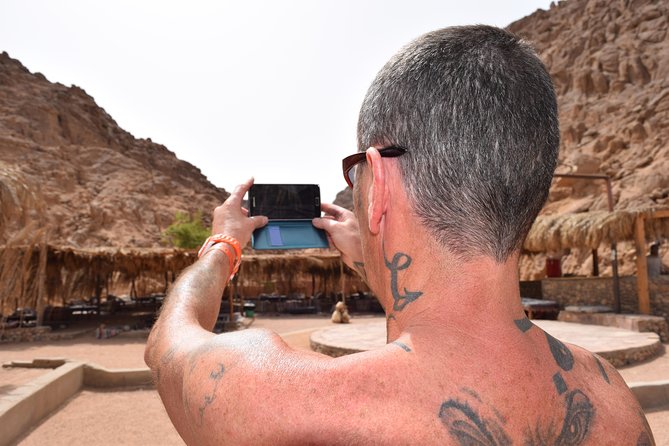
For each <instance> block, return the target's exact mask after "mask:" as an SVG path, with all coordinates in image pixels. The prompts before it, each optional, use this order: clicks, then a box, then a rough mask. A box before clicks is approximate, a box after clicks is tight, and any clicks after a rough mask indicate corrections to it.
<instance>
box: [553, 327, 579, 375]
mask: <svg viewBox="0 0 669 446" xmlns="http://www.w3.org/2000/svg"><path fill="white" fill-rule="evenodd" d="M546 339H547V340H548V346H549V347H550V349H551V354H552V355H553V359H555V362H557V365H559V366H560V368H561V369H562V370H564V371H566V372H568V371H569V370H571V369H572V367H574V356H573V355H572V354H571V350H569V348H568V347H567V346H566V345H564V344H563V343H562V342H560V341H558V340H557V339H555V338H554V337H553V336H551V335H549V334H548V333H546Z"/></svg>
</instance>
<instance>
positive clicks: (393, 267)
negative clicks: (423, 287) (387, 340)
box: [383, 247, 423, 311]
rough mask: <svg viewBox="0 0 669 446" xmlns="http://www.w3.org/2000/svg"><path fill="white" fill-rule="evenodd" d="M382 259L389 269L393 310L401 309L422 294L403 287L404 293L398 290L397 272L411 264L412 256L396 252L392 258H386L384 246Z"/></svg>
mask: <svg viewBox="0 0 669 446" xmlns="http://www.w3.org/2000/svg"><path fill="white" fill-rule="evenodd" d="M383 259H384V260H385V263H386V268H388V269H389V270H390V291H391V292H392V294H393V302H394V303H393V310H395V311H402V310H403V309H404V307H406V306H407V305H408V304H410V303H411V302H413V301H415V300H416V299H418V298H419V297H420V296H422V295H423V292H422V291H409V290H407V289H406V288H404V294H402V293H401V292H400V290H399V281H398V276H399V272H400V271H402V270H405V269H407V268H409V266H411V261H412V258H411V257H410V256H409V255H408V254H405V253H403V252H397V253H395V255H394V256H393V259H392V260H390V261H389V260H388V259H387V258H386V251H385V247H384V248H383Z"/></svg>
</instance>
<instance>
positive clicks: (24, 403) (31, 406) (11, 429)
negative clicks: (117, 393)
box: [0, 358, 153, 446]
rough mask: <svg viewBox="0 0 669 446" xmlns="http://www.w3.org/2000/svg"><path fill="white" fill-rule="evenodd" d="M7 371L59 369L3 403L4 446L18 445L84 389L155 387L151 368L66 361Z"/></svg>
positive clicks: (0, 439)
mask: <svg viewBox="0 0 669 446" xmlns="http://www.w3.org/2000/svg"><path fill="white" fill-rule="evenodd" d="M3 367H28V368H51V367H55V368H54V369H53V370H52V371H51V372H49V373H47V374H45V375H44V376H41V377H39V378H37V379H35V380H34V381H32V382H30V383H27V384H24V385H22V386H20V387H17V388H16V389H14V390H13V391H12V392H11V393H9V394H8V395H6V396H4V397H3V398H1V399H0V446H5V445H10V444H14V442H15V441H16V440H17V439H19V438H20V437H21V436H23V435H25V434H26V432H28V431H29V430H30V429H32V428H33V427H34V426H36V425H38V424H39V423H40V422H41V421H42V420H43V419H44V418H46V417H47V416H49V415H50V414H51V413H52V412H54V411H55V410H57V409H58V408H59V407H60V406H61V405H62V404H63V403H64V402H65V401H67V400H68V399H69V398H71V397H72V396H74V395H75V394H77V393H78V392H79V391H80V390H81V389H82V388H84V387H87V388H124V387H125V388H127V387H131V388H150V387H153V380H152V377H151V371H150V370H149V369H147V368H142V369H107V368H104V367H100V366H98V365H95V364H86V363H83V362H78V361H67V360H65V359H62V358H42V359H35V360H33V361H31V362H27V361H13V362H11V363H8V364H3Z"/></svg>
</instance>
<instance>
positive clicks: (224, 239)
mask: <svg viewBox="0 0 669 446" xmlns="http://www.w3.org/2000/svg"><path fill="white" fill-rule="evenodd" d="M214 248H215V249H221V250H222V251H224V252H225V255H226V256H227V257H228V261H229V262H230V279H229V280H232V278H233V277H235V274H237V271H239V265H241V263H242V248H241V246H240V245H239V242H238V241H237V239H235V238H234V237H230V236H229V235H223V234H214V235H212V236H211V237H209V238H208V239H207V240H206V241H205V242H204V244H203V245H202V248H200V251H198V253H197V256H198V258H200V257H202V256H203V255H205V254H206V253H207V252H209V251H210V250H211V249H214ZM229 248H232V249H229Z"/></svg>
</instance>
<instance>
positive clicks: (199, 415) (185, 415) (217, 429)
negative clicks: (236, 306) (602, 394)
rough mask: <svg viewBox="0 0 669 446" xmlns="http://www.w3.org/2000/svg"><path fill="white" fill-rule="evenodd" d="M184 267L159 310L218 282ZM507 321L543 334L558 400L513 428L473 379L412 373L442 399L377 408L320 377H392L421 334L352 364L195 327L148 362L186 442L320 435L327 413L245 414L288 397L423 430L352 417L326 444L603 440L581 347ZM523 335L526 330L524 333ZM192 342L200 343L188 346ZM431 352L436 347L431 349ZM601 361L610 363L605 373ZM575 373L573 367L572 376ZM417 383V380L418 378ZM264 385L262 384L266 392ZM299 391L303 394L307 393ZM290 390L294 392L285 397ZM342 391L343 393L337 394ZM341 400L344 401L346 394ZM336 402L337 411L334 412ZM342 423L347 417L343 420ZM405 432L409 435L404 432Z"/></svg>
mask: <svg viewBox="0 0 669 446" xmlns="http://www.w3.org/2000/svg"><path fill="white" fill-rule="evenodd" d="M393 257H394V258H398V259H399V258H406V259H411V258H412V256H410V255H409V254H407V253H405V252H397V253H396V254H395V255H393ZM406 263H409V264H408V265H406V266H405V267H403V268H401V269H399V270H398V269H397V265H395V263H394V262H386V263H385V266H386V268H387V270H388V272H389V274H390V275H391V276H392V275H393V274H396V273H397V272H398V271H404V272H407V273H408V272H410V270H411V268H412V266H411V265H412V264H411V262H406ZM191 272H192V273H193V274H192V275H191V277H187V278H186V280H183V281H182V279H183V278H180V279H179V280H180V281H181V282H180V283H177V284H176V285H175V287H174V289H173V290H172V291H171V293H170V297H169V299H170V300H172V302H171V303H169V304H168V305H166V308H165V310H164V311H165V312H166V313H169V312H170V311H176V310H177V309H178V308H179V306H180V305H179V304H178V299H179V297H178V296H176V294H178V293H184V294H186V293H185V292H186V290H188V292H187V294H188V295H193V294H194V291H193V289H194V288H195V289H198V292H202V293H203V295H207V293H208V292H209V291H211V290H210V288H211V287H212V286H214V287H215V286H216V283H217V280H216V279H215V277H213V275H214V274H215V273H214V271H213V270H211V269H209V268H207V267H206V266H204V265H200V266H194V268H193V269H192V270H191ZM387 286H388V289H387V294H388V296H389V297H390V298H391V302H393V303H397V302H400V303H401V304H402V305H400V306H401V308H400V309H399V310H396V309H395V312H402V311H407V310H409V309H410V308H412V306H413V305H416V303H417V302H419V300H417V299H413V300H406V299H405V298H403V297H399V298H397V297H396V296H398V295H400V296H404V295H406V293H405V294H401V293H399V290H398V289H397V288H398V287H397V281H395V280H390V281H389V282H388V285H387ZM198 287H199V288H198ZM208 290H209V291H208ZM412 293H414V294H413V295H417V296H422V299H430V297H429V295H427V294H425V293H423V292H422V291H414V292H412ZM510 322H511V326H512V327H513V328H514V329H515V330H516V333H518V335H517V336H520V337H521V339H522V337H528V336H533V339H535V340H538V342H541V339H543V345H544V349H545V352H546V354H547V356H546V357H545V359H544V360H543V362H542V363H543V364H544V367H545V368H546V369H547V374H546V376H547V377H548V378H547V380H548V382H549V383H550V385H549V388H550V389H552V390H551V391H550V392H552V393H553V395H552V396H551V395H546V399H547V401H550V400H554V401H556V404H555V409H554V411H553V412H552V413H545V412H544V413H542V414H541V416H540V417H537V418H536V421H534V422H532V418H533V417H532V415H531V413H532V412H528V413H525V414H523V418H524V421H523V423H521V424H523V425H524V426H525V427H524V428H522V429H521V430H520V431H519V430H518V427H517V426H518V424H517V423H515V422H512V421H514V420H513V417H512V415H513V413H512V412H511V413H510V412H509V409H508V408H507V407H505V406H504V405H500V401H501V400H499V399H498V397H497V396H495V393H494V392H493V394H490V392H489V390H490V389H489V388H488V387H487V386H484V385H481V386H478V387H477V386H476V385H475V384H476V383H473V385H472V383H471V382H470V383H469V384H468V385H467V386H466V387H462V386H457V385H455V383H452V382H451V381H450V380H451V378H448V380H447V381H446V382H443V380H442V379H436V380H435V379H434V378H432V379H429V380H428V379H425V378H424V377H423V378H419V376H420V375H416V379H419V380H420V385H421V386H423V387H426V389H428V388H430V387H432V386H435V387H434V388H435V389H438V388H443V389H450V390H447V391H446V393H445V394H444V398H443V399H441V401H440V402H439V401H438V400H435V401H434V402H430V401H429V399H426V400H425V401H424V404H423V406H424V407H421V404H420V401H422V400H423V398H425V397H424V396H421V395H423V392H422V391H421V392H417V393H416V394H415V395H414V397H415V398H416V399H417V400H416V401H413V402H411V403H408V404H407V403H404V404H405V405H404V406H403V408H401V407H400V406H397V405H396V403H393V401H392V400H384V401H385V402H384V403H383V404H381V406H379V407H378V408H377V409H374V407H376V405H377V402H375V401H374V399H373V398H372V399H371V400H370V401H367V402H365V401H364V400H365V395H364V393H363V394H357V393H355V394H346V393H344V394H343V395H340V394H339V392H338V391H335V392H334V394H332V395H330V394H329V388H328V385H327V380H331V379H333V377H334V376H337V375H339V374H341V373H343V374H344V375H343V376H348V378H347V381H348V382H349V383H355V382H356V380H358V381H359V382H360V383H362V382H365V381H367V379H368V378H367V377H368V376H369V372H370V371H372V370H379V371H381V370H384V371H385V374H386V375H387V376H394V375H395V374H398V373H399V374H405V373H406V372H403V371H402V370H405V369H406V367H410V368H411V367H414V366H409V365H408V364H413V361H416V360H419V358H418V357H414V355H415V354H416V353H415V351H414V350H415V345H414V344H416V343H417V342H419V340H418V339H417V338H414V337H412V336H406V335H403V336H402V337H401V339H397V340H394V341H393V342H392V343H390V344H388V347H387V348H386V349H384V350H383V351H381V352H378V353H374V354H369V355H362V357H361V359H360V360H359V363H358V364H356V361H355V360H354V359H353V357H351V358H349V359H346V358H339V359H332V358H328V357H323V356H321V355H318V354H308V353H304V354H302V353H299V352H295V351H291V350H290V349H289V348H288V347H287V346H285V345H284V344H282V343H281V341H280V340H278V338H276V337H275V336H273V335H266V334H264V333H262V332H258V331H251V330H249V331H245V332H241V333H235V334H234V335H233V336H230V337H227V338H226V336H227V335H223V336H214V335H211V334H204V333H201V334H200V335H203V336H204V337H203V338H202V342H200V343H199V344H198V343H194V344H191V342H184V343H179V342H178V340H176V339H173V340H172V342H170V343H168V344H167V345H169V346H164V347H163V350H162V354H161V355H160V359H159V361H158V363H157V364H158V365H157V367H155V369H156V372H157V375H156V379H157V380H158V388H159V390H160V393H161V396H162V397H163V399H164V401H165V404H166V407H167V409H168V412H169V413H170V416H171V418H172V419H173V421H174V422H175V425H176V426H177V428H178V430H179V432H180V433H181V434H182V436H183V437H184V439H186V441H187V442H188V443H189V444H226V443H229V444H245V443H247V442H248V441H251V439H253V441H252V443H254V444H295V443H296V442H297V443H301V442H302V441H304V442H305V443H311V444H318V443H321V441H319V436H320V435H322V434H323V432H326V431H328V429H327V428H324V427H323V426H328V425H329V421H328V420H330V418H329V417H327V416H323V417H321V423H322V424H321V425H320V428H319V429H320V430H317V431H316V432H309V428H308V426H307V427H305V426H303V425H301V424H300V423H299V422H295V421H291V423H289V424H290V425H291V426H293V429H294V430H295V431H294V432H292V433H291V432H287V431H286V430H285V429H281V428H279V427H277V426H274V421H272V420H271V419H270V420H265V421H264V422H262V424H260V425H259V424H257V422H256V421H253V420H252V419H249V417H252V415H251V413H256V414H257V415H258V416H263V417H266V416H267V415H263V414H266V412H267V411H268V410H269V411H270V412H273V411H276V410H279V408H280V407H283V408H284V410H285V411H286V413H290V412H291V411H292V409H291V407H293V402H294V403H298V406H296V407H299V406H300V404H304V402H305V401H309V404H310V405H314V406H318V405H321V404H323V405H325V406H329V407H330V409H331V410H332V411H334V412H336V413H337V414H338V417H339V418H340V420H339V421H338V422H337V423H335V424H338V423H339V422H340V421H341V419H342V417H343V419H346V415H344V414H345V413H346V409H345V408H346V407H349V411H350V413H353V412H354V410H353V408H355V407H360V408H361V409H356V410H364V411H365V412H367V411H368V410H372V411H375V410H378V411H382V410H384V409H382V407H385V410H386V411H389V413H398V414H399V413H402V411H406V413H407V414H412V416H418V417H422V418H424V420H423V421H422V422H421V423H419V424H423V425H424V427H423V428H422V429H423V430H422V433H420V434H419V433H416V432H412V431H411V430H407V429H406V428H402V429H400V430H399V431H397V430H395V429H394V428H393V427H392V425H390V424H384V425H383V426H382V427H380V426H376V427H374V428H373V432H375V434H374V436H373V437H364V436H365V435H371V434H370V433H369V430H368V429H369V428H370V427H369V426H366V425H365V424H364V422H361V421H360V422H359V423H361V426H359V427H358V428H357V429H356V428H355V423H351V424H352V431H348V430H347V429H343V430H342V431H341V432H342V433H341V439H340V440H341V441H339V440H337V439H333V438H330V437H327V438H326V437H323V438H320V439H321V440H322V443H323V444H403V443H404V441H409V439H413V440H415V441H416V444H425V443H432V442H435V443H439V444H456V445H472V444H477V445H512V444H519V445H586V444H607V443H606V442H604V443H599V441H600V440H601V438H602V437H601V435H602V432H601V426H599V423H601V421H599V420H600V419H601V418H600V417H601V416H604V414H603V413H600V412H601V411H602V410H603V409H599V408H598V403H596V402H595V401H594V400H593V399H592V398H591V396H590V395H589V394H590V391H589V390H587V389H585V388H582V387H580V385H579V384H578V383H579V382H582V380H583V377H582V376H581V375H582V372H581V371H580V370H581V369H582V368H583V365H581V361H582V359H580V358H581V357H582V356H583V355H582V354H579V356H578V358H577V357H576V356H575V355H574V353H573V352H572V350H571V349H570V347H568V346H567V345H565V344H564V343H562V342H560V341H559V340H557V339H555V338H554V337H552V336H550V335H548V334H546V333H544V332H543V331H541V330H540V329H539V328H538V327H536V326H535V325H534V324H532V323H531V322H530V321H529V320H527V319H526V318H519V319H515V320H512V321H510ZM166 331H169V326H167V325H164V326H163V325H162V324H161V325H160V326H159V328H158V331H156V333H157V334H161V336H163V339H159V338H157V337H152V338H151V339H150V342H151V343H152V344H154V346H156V347H157V346H158V344H161V341H164V340H165V338H169V335H166V334H165V332H166ZM191 338H192V336H191ZM226 339H228V340H226ZM529 340H530V338H528V341H529ZM191 341H192V339H191ZM219 341H223V342H219ZM189 345H199V346H197V347H194V348H193V347H189ZM417 345H419V347H420V350H421V351H423V352H427V351H428V350H429V349H428V348H426V346H425V345H424V344H423V343H419V344H417ZM245 350H247V351H245ZM433 354H435V355H436V353H433ZM398 355H400V356H398ZM401 355H406V356H405V357H406V358H407V359H409V360H410V362H409V363H406V364H405V363H404V361H405V360H403V359H401V358H402V356H401ZM429 357H430V354H428V356H427V357H425V356H424V355H423V358H422V359H420V362H421V363H423V364H424V366H425V367H427V368H430V367H435V366H436V365H432V366H430V365H428V360H429ZM437 357H438V356H437ZM437 357H435V359H436V358H437ZM473 357H475V355H474V356H473ZM588 357H589V358H590V359H589V361H590V362H591V364H590V367H591V370H592V372H591V373H592V376H593V377H595V378H597V379H599V381H600V382H601V383H602V384H604V385H606V386H611V385H612V384H611V378H610V376H609V374H610V373H615V372H614V371H613V372H612V371H611V370H610V366H608V365H607V366H606V367H605V365H604V364H603V363H602V361H601V360H600V359H599V358H598V357H596V356H594V355H592V354H589V356H586V358H588ZM411 358H414V359H411ZM548 359H550V362H547V360H548ZM607 367H608V368H609V371H607ZM393 368H396V369H397V371H393ZM577 369H578V371H577ZM262 370H266V372H262ZM338 370H339V371H338ZM333 373H334V375H333ZM572 374H576V375H574V377H572ZM318 375H321V377H322V380H319V378H318ZM451 375H452V373H450V372H449V373H448V374H447V375H446V376H451ZM356 376H357V377H358V378H356ZM405 376H406V379H405V382H404V383H403V385H402V387H401V388H404V387H405V386H406V385H410V383H411V382H412V379H413V378H412V377H411V375H405ZM263 377H264V378H263ZM572 378H575V379H572ZM588 379H592V378H588ZM351 380H352V381H351ZM174 381H181V382H182V383H183V387H182V388H181V389H180V390H179V391H178V394H179V396H180V398H179V401H177V402H176V403H174V399H173V398H172V397H173V395H172V397H170V395H166V394H167V393H168V392H169V391H170V390H171V389H169V388H168V386H169V382H174ZM267 381H269V382H267ZM294 381H304V382H312V383H314V386H316V387H317V388H318V389H319V390H318V391H317V392H316V393H310V392H311V390H309V389H303V387H304V385H303V384H298V383H296V382H294ZM440 382H441V383H440ZM570 383H571V384H570ZM415 384H418V382H416V383H415ZM349 385H351V384H349ZM387 385H388V384H386V383H385V382H384V380H383V379H381V380H377V381H374V380H372V381H370V382H368V383H367V384H365V387H364V389H366V391H368V392H372V394H373V393H374V392H376V391H375V390H374V388H375V387H376V386H382V387H385V386H387ZM265 386H267V388H266V389H265V390H263V389H264V388H265ZM251 389H256V390H251ZM272 389H273V390H272ZM305 391H306V392H307V394H305V393H304V392H305ZM276 392H278V393H279V394H281V395H284V397H282V398H281V399H280V401H281V403H280V404H278V405H277V402H276V401H275V400H274V398H273V397H272V396H270V395H274V394H275V393H276ZM335 395H338V396H335ZM344 395H346V396H344ZM486 395H490V396H486ZM291 396H292V397H293V398H294V399H291ZM333 397H334V398H336V399H335V401H338V403H335V404H332V403H327V401H329V400H330V398H333ZM342 398H344V400H343V401H342V400H341V399H342ZM346 398H347V399H348V402H346ZM360 398H362V400H360ZM299 401H302V403H299ZM343 403H344V404H343ZM416 403H419V404H418V405H417V404H416ZM249 404H250V405H249ZM549 406H550V405H549ZM430 407H432V409H430ZM338 408H339V409H338ZM363 408H366V409H363ZM340 410H343V411H344V412H340ZM237 412H239V413H240V414H244V415H245V418H238V417H237V416H236V414H237ZM372 413H374V412H372ZM223 414H225V415H223ZM430 414H432V415H430ZM312 415H313V414H311V415H305V414H302V415H301V417H303V418H305V419H307V420H312V418H313V417H312ZM367 416H370V415H367ZM430 417H434V418H433V419H434V423H436V424H432V423H430V421H429V418H430ZM316 418H318V417H316ZM639 420H640V421H639V423H640V426H641V427H640V428H639V431H638V432H639V433H638V441H637V442H636V443H635V444H638V445H645V444H653V443H652V436H651V434H650V430H649V429H648V428H647V427H644V424H643V421H641V420H643V417H642V415H640V417H639ZM258 421H260V420H258ZM313 422H314V421H309V422H308V423H309V425H313V424H312V423H313ZM244 423H250V425H252V426H254V427H253V429H254V430H255V432H256V433H257V435H258V437H257V438H254V437H249V436H247V435H245V434H244V433H243V432H240V431H239V429H241V426H242V425H244ZM349 423H350V422H347V423H344V424H346V425H348V424H349ZM235 426H237V427H235ZM598 428H599V429H598ZM333 429H335V426H333ZM274 430H275V431H276V433H275V435H274V436H272V437H265V435H269V432H272V431H274ZM335 430H336V429H335ZM242 431H243V429H242ZM319 432H320V433H319ZM407 434H408V435H409V436H408V437H406V435H407ZM295 435H298V436H297V437H296V436H295ZM360 436H363V437H364V438H366V440H365V441H363V440H361V438H362V437H360ZM263 438H264V439H265V440H263ZM270 438H271V441H270ZM307 439H309V441H307ZM356 439H357V440H356ZM214 440H216V441H214ZM367 440H369V441H367ZM437 440H438V441H437ZM424 442H425V443H424Z"/></svg>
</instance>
